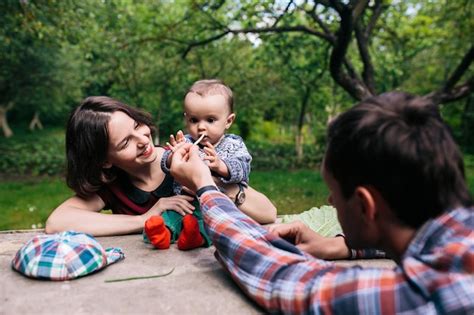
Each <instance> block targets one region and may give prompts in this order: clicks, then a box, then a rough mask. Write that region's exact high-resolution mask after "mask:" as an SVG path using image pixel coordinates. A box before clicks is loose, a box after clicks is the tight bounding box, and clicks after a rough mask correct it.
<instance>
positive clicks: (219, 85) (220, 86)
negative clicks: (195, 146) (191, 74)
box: [184, 80, 235, 144]
mask: <svg viewBox="0 0 474 315" xmlns="http://www.w3.org/2000/svg"><path fill="white" fill-rule="evenodd" d="M233 103H234V101H233V96H232V90H231V89H230V88H229V87H228V86H226V85H225V84H224V83H223V82H222V81H219V80H201V81H197V82H196V83H194V84H193V85H192V86H191V88H190V89H189V91H188V92H187V93H186V96H185V98H184V115H185V120H186V127H187V130H188V132H189V134H190V135H191V137H193V138H194V139H198V138H199V137H200V136H201V135H202V134H205V135H206V138H205V139H204V141H209V142H210V143H211V144H215V143H217V142H218V141H219V140H220V139H221V138H222V136H223V135H224V133H225V132H226V130H227V129H229V128H230V126H231V125H232V123H233V122H234V119H235V114H234V112H233V111H234V110H233Z"/></svg>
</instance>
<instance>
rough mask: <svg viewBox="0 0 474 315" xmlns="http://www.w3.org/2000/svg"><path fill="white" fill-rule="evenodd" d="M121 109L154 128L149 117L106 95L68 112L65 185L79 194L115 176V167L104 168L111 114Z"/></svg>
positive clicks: (84, 193) (94, 98)
mask: <svg viewBox="0 0 474 315" xmlns="http://www.w3.org/2000/svg"><path fill="white" fill-rule="evenodd" d="M116 111H122V112H124V113H125V114H127V115H128V116H130V117H131V118H132V119H134V120H135V121H137V122H138V123H141V124H145V125H147V126H148V127H150V129H151V132H152V135H153V134H154V131H155V127H154V125H153V122H152V119H151V116H150V115H149V114H147V113H145V112H143V111H141V110H138V109H135V108H132V107H130V106H128V105H126V104H124V103H121V102H119V101H117V100H114V99H112V98H110V97H106V96H91V97H88V98H86V99H85V100H83V101H82V103H81V104H80V105H79V106H78V107H77V108H76V109H75V110H74V111H73V112H72V113H71V116H70V117H69V120H68V122H67V127H66V158H67V175H66V181H67V185H68V186H69V187H70V188H71V189H72V190H74V191H75V192H76V194H77V195H79V196H81V197H87V196H88V195H90V194H92V193H94V192H96V191H97V190H99V189H100V187H102V185H104V184H105V183H108V182H110V181H112V180H114V179H115V177H116V175H117V171H118V170H117V169H116V168H115V167H112V168H110V169H104V168H103V165H104V163H105V162H106V159H107V149H108V145H109V135H108V123H109V120H110V117H111V115H112V114H113V113H114V112H116Z"/></svg>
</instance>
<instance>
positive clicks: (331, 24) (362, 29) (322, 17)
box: [185, 0, 474, 104]
mask: <svg viewBox="0 0 474 315" xmlns="http://www.w3.org/2000/svg"><path fill="white" fill-rule="evenodd" d="M417 2H418V1H417ZM417 2H410V3H409V5H408V6H406V7H404V6H397V5H396V4H397V3H398V2H397V1H393V3H390V2H389V1H383V0H374V1H368V0H365V1H363V0H361V1H357V0H351V1H336V0H324V1H323V0H322V1H302V2H300V1H293V0H291V1H286V3H282V2H273V1H246V2H244V3H243V4H240V2H239V3H235V2H230V3H227V2H223V1H205V2H202V1H193V5H194V7H195V8H196V9H197V10H198V12H199V13H200V18H203V17H204V18H205V19H207V24H206V25H205V26H203V27H202V28H203V29H205V30H206V31H204V32H202V33H201V36H200V37H199V38H198V39H188V46H187V49H186V51H185V54H186V53H187V52H189V51H190V50H191V49H193V48H195V47H197V46H202V45H207V44H209V43H210V42H212V41H216V40H219V39H221V38H224V37H226V36H227V35H238V34H258V35H259V34H266V33H277V34H282V33H294V32H296V33H302V34H305V35H307V36H312V37H315V38H318V39H320V40H321V41H324V42H326V43H327V44H328V45H330V47H331V53H330V57H329V71H330V73H331V76H332V78H333V79H334V81H335V82H336V83H337V84H338V85H339V86H341V87H342V88H343V89H344V90H345V91H346V92H347V93H348V94H349V95H351V96H352V97H353V98H354V99H357V100H361V99H364V98H366V97H369V96H372V95H374V94H376V93H378V92H380V89H378V85H377V82H376V81H375V78H376V70H377V69H376V68H375V66H374V62H373V58H372V55H373V53H372V52H373V51H375V50H378V52H379V53H383V52H384V50H385V53H386V48H387V47H374V42H376V41H375V39H376V38H377V36H380V35H381V34H380V32H381V31H383V30H384V28H383V24H384V22H385V21H381V20H380V19H381V17H383V18H384V19H388V18H389V17H390V16H391V15H393V14H394V12H396V9H397V8H402V9H405V11H404V12H402V14H404V15H411V14H414V15H416V14H417V13H418V11H419V10H420V8H422V7H423V6H424V5H427V6H428V7H430V5H429V2H425V3H423V4H417ZM443 4H444V1H437V2H436V5H437V6H442V5H443ZM463 5H464V6H465V7H466V8H464V9H465V11H468V12H469V7H470V6H471V5H472V4H471V3H470V2H469V1H465V3H464V4H463ZM460 7H462V5H459V4H458V7H457V8H458V9H460ZM471 12H472V11H471ZM229 17H230V18H229ZM471 20H472V19H471ZM468 23H470V22H468ZM472 31H473V30H472V29H471V30H470V32H468V34H472ZM462 47H464V54H463V56H462V58H460V61H459V62H458V64H457V65H456V66H454V67H453V68H451V69H450V71H451V74H450V75H449V76H447V77H446V79H445V80H444V82H443V83H442V84H441V87H438V88H437V89H435V90H433V91H431V92H429V93H426V94H425V97H426V98H429V99H431V100H433V101H434V102H435V103H437V104H440V103H447V102H451V101H455V100H458V99H460V98H463V97H465V96H467V95H469V93H471V91H472V90H473V78H472V76H471V77H468V78H467V79H465V81H464V82H463V83H459V81H460V80H461V79H462V78H463V77H464V76H465V74H466V72H467V71H468V69H469V66H470V65H471V64H472V61H473V59H474V48H473V46H472V44H470V42H469V41H468V42H467V43H464V44H463V45H462ZM356 56H357V58H356ZM392 88H394V87H392Z"/></svg>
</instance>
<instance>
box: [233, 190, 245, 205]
mask: <svg viewBox="0 0 474 315" xmlns="http://www.w3.org/2000/svg"><path fill="white" fill-rule="evenodd" d="M244 201H245V193H244V192H243V191H239V193H238V194H237V196H236V197H235V203H236V204H237V205H241V204H243V203H244Z"/></svg>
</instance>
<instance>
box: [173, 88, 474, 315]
mask: <svg viewBox="0 0 474 315" xmlns="http://www.w3.org/2000/svg"><path fill="white" fill-rule="evenodd" d="M171 172H172V174H173V176H174V177H175V178H176V179H177V180H178V181H180V182H181V183H182V184H183V185H185V186H187V187H189V188H190V189H192V190H193V191H196V194H197V195H198V197H199V200H200V203H201V209H202V211H203V213H204V220H205V223H206V225H207V229H208V231H209V235H210V237H211V239H212V241H213V243H214V245H215V247H216V249H217V257H218V258H219V260H220V261H221V263H222V265H223V266H224V267H225V268H226V269H227V270H228V271H229V273H230V274H231V276H232V277H233V279H234V280H235V281H236V282H237V283H238V284H239V286H240V287H241V288H242V290H244V292H245V293H246V294H248V295H249V296H250V297H251V298H252V299H254V300H255V301H256V302H257V303H258V304H260V305H261V306H262V307H264V308H265V309H266V310H268V311H269V312H272V313H273V312H275V313H276V312H283V313H339V314H355V313H361V314H392V313H423V314H439V313H441V314H447V313H449V314H468V313H469V314H473V313H474V298H473V297H474V232H473V231H474V215H473V213H474V212H473V208H472V203H471V198H470V195H469V191H468V188H467V185H466V183H465V178H464V167H463V161H462V156H461V153H460V151H459V149H458V147H457V146H456V144H455V142H454V140H453V139H452V137H451V134H450V132H449V130H448V128H447V127H446V125H445V124H444V123H443V121H442V119H441V117H440V115H439V112H438V110H437V108H436V107H435V106H434V105H432V104H429V103H427V101H426V100H424V99H422V98H417V97H413V96H410V95H408V94H405V93H401V92H392V93H386V94H383V95H380V96H377V97H373V98H370V99H367V100H365V101H363V102H361V103H359V104H357V105H356V106H354V107H352V108H351V109H349V110H348V111H346V112H345V113H343V114H341V115H340V116H338V117H337V118H336V119H335V120H334V121H333V122H332V123H331V125H330V126H329V129H328V143H327V150H326V154H325V157H324V161H323V165H322V174H323V178H324V180H325V181H326V183H327V185H328V186H329V190H330V196H329V202H330V203H331V204H333V205H334V206H335V207H336V209H337V213H338V218H339V221H340V223H341V226H342V228H343V230H344V233H345V236H346V242H347V245H348V246H349V247H350V248H356V249H363V248H380V249H383V250H385V251H386V252H387V253H389V256H391V257H392V258H393V259H394V260H395V261H396V262H397V264H398V266H397V267H396V268H394V269H393V270H390V269H375V268H371V269H363V268H360V267H339V266H336V265H334V264H333V263H331V262H327V261H324V260H320V259H317V258H314V257H311V256H309V255H308V254H306V253H304V252H302V251H301V250H300V249H304V250H306V251H308V252H310V253H313V254H314V255H316V256H318V257H325V258H340V257H344V255H346V257H347V255H348V249H347V247H345V246H344V244H343V242H341V238H336V239H338V242H337V243H334V246H335V248H332V249H329V248H325V247H327V244H328V243H327V242H321V244H318V240H324V239H323V238H321V237H320V236H318V235H317V234H316V233H315V232H312V231H310V230H309V229H308V228H303V227H302V226H301V225H290V226H285V225H283V226H280V227H276V228H275V229H273V232H272V233H270V232H269V231H267V230H266V229H264V228H262V227H261V226H259V225H258V224H256V223H255V222H254V221H253V220H251V219H249V218H248V217H246V216H245V215H243V214H242V213H240V212H239V211H238V210H237V209H236V207H235V206H234V204H233V203H232V202H231V201H230V200H229V199H228V198H227V197H226V196H224V195H223V194H221V193H219V192H218V191H217V190H216V188H215V186H214V183H213V181H212V177H211V175H210V173H209V170H208V168H207V167H206V165H205V164H204V163H203V162H202V161H201V160H200V159H199V157H198V154H197V148H196V147H193V146H191V145H186V146H182V147H180V148H179V149H178V150H177V151H176V152H175V154H174V156H173V159H172V165H171ZM277 235H279V236H281V237H283V238H286V239H292V240H294V242H295V244H296V245H297V246H298V247H299V248H298V247H296V246H294V245H292V244H290V243H289V242H287V241H285V240H284V239H282V238H280V237H279V236H277ZM318 238H319V239H318ZM341 244H342V245H341Z"/></svg>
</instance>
